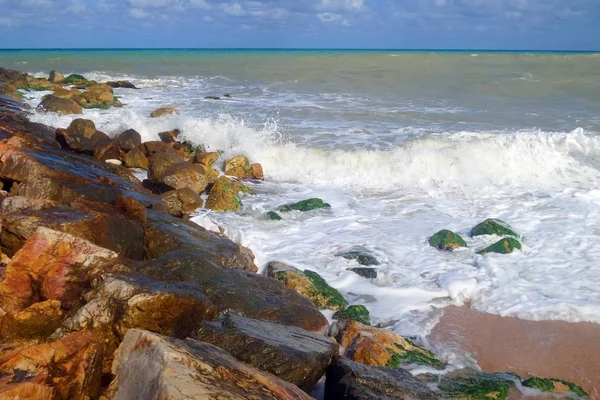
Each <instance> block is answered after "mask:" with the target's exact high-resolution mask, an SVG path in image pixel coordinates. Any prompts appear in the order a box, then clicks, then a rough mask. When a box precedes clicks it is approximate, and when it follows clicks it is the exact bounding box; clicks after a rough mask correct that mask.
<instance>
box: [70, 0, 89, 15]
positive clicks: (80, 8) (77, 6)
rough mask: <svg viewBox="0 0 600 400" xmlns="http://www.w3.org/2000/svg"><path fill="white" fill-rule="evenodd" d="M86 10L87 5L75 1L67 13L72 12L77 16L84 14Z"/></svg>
mask: <svg viewBox="0 0 600 400" xmlns="http://www.w3.org/2000/svg"><path fill="white" fill-rule="evenodd" d="M85 10H86V7H85V3H84V2H83V1H81V0H73V1H72V2H71V4H70V5H69V7H67V12H72V13H75V14H79V13H82V12H84V11H85Z"/></svg>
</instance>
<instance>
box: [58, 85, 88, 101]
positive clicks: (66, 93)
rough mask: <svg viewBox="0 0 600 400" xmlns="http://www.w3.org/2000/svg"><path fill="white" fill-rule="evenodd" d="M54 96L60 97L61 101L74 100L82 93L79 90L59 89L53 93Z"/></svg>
mask: <svg viewBox="0 0 600 400" xmlns="http://www.w3.org/2000/svg"><path fill="white" fill-rule="evenodd" d="M52 95H53V96H56V97H60V98H61V99H72V98H73V97H76V96H80V95H81V92H80V91H79V90H77V89H65V88H63V87H58V88H56V89H54V92H52Z"/></svg>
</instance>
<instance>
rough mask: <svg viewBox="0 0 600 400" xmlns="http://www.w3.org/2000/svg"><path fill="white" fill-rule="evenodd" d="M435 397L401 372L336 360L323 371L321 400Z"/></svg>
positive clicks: (394, 399) (427, 398)
mask: <svg viewBox="0 0 600 400" xmlns="http://www.w3.org/2000/svg"><path fill="white" fill-rule="evenodd" d="M438 398H439V397H438V396H437V395H436V394H435V393H434V392H433V391H432V390H431V389H429V388H428V387H427V386H426V385H425V384H423V383H421V382H420V381H419V380H417V379H416V378H415V377H413V376H412V375H411V374H410V373H409V372H407V371H404V370H402V369H391V368H384V367H373V366H366V365H362V364H359V363H356V362H352V361H350V360H348V359H347V358H344V357H338V358H337V359H336V360H335V362H334V363H333V364H332V365H331V366H330V367H329V369H328V370H327V380H326V381H325V396H324V400H397V399H411V400H417V399H419V400H421V399H422V400H434V399H438Z"/></svg>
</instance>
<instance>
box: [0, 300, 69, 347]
mask: <svg viewBox="0 0 600 400" xmlns="http://www.w3.org/2000/svg"><path fill="white" fill-rule="evenodd" d="M62 316H63V312H62V310H61V308H60V301H57V300H48V301H44V302H41V303H35V304H33V305H32V306H31V307H28V308H26V309H24V310H22V311H13V312H9V313H7V314H6V315H5V316H4V317H3V318H2V319H1V320H0V338H2V339H4V340H10V339H34V338H37V337H42V338H43V337H46V336H49V335H51V334H52V333H53V332H54V330H55V329H56V328H58V325H59V324H60V321H61V319H62Z"/></svg>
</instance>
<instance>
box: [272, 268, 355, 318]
mask: <svg viewBox="0 0 600 400" xmlns="http://www.w3.org/2000/svg"><path fill="white" fill-rule="evenodd" d="M266 272H267V275H268V276H270V277H271V278H275V279H277V280H278V281H281V282H283V283H284V285H285V286H286V287H288V288H290V289H292V290H294V291H296V292H298V293H300V294H302V295H304V296H306V297H308V298H309V299H310V300H311V301H312V302H313V303H314V304H315V305H316V306H317V307H319V308H327V309H330V310H334V311H337V310H341V309H344V308H345V307H346V306H347V305H348V302H347V301H346V300H345V299H344V297H343V296H342V295H341V294H340V292H338V291H337V290H336V289H334V288H332V287H331V286H329V285H328V284H327V282H325V280H324V279H323V278H321V276H320V275H319V274H317V273H316V272H313V271H309V270H306V271H304V272H303V271H300V270H299V269H297V268H294V267H292V266H291V265H287V264H284V263H280V262H276V261H274V262H270V263H269V265H267V270H266Z"/></svg>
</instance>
